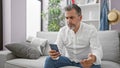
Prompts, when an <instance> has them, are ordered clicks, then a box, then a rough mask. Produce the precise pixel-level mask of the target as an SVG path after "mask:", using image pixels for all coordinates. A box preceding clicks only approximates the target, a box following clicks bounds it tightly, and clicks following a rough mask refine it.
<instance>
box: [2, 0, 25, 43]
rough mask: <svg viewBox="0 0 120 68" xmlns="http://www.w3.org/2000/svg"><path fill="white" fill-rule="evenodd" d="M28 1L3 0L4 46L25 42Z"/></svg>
mask: <svg viewBox="0 0 120 68" xmlns="http://www.w3.org/2000/svg"><path fill="white" fill-rule="evenodd" d="M25 37H26V0H3V45H5V44H8V43H12V42H22V41H25V39H26V38H25Z"/></svg>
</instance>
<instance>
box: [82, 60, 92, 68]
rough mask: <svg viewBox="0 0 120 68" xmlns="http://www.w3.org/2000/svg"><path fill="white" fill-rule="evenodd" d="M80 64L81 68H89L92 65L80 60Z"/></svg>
mask: <svg viewBox="0 0 120 68" xmlns="http://www.w3.org/2000/svg"><path fill="white" fill-rule="evenodd" d="M80 64H81V65H82V66H83V68H86V67H87V68H90V67H91V66H92V63H89V62H88V60H87V59H83V60H81V61H80Z"/></svg>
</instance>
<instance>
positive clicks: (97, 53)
mask: <svg viewBox="0 0 120 68" xmlns="http://www.w3.org/2000/svg"><path fill="white" fill-rule="evenodd" d="M90 35H91V36H90V48H91V51H92V53H90V54H89V55H88V58H87V59H84V60H82V61H80V63H81V65H82V66H83V67H84V68H90V67H91V66H92V65H93V64H95V65H100V64H101V58H102V56H103V52H102V47H101V44H100V42H99V38H98V36H97V30H96V29H95V28H93V29H92V30H91V34H90Z"/></svg>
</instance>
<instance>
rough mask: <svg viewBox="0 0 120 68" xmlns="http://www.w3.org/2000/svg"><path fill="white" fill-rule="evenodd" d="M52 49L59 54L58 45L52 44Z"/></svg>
mask: <svg viewBox="0 0 120 68" xmlns="http://www.w3.org/2000/svg"><path fill="white" fill-rule="evenodd" d="M50 48H51V49H52V50H56V51H57V52H59V50H58V47H57V45H56V44H50Z"/></svg>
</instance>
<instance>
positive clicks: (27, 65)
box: [5, 56, 46, 68]
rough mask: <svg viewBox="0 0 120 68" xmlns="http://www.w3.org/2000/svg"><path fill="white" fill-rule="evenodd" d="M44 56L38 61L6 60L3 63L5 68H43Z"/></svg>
mask: <svg viewBox="0 0 120 68" xmlns="http://www.w3.org/2000/svg"><path fill="white" fill-rule="evenodd" d="M45 59H46V56H41V57H40V58H39V59H34V60H33V59H21V58H17V59H13V60H8V61H7V62H6V63H5V67H6V68H9V66H11V67H12V65H13V66H16V67H20V68H44V62H45ZM16 67H15V68H16Z"/></svg>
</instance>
